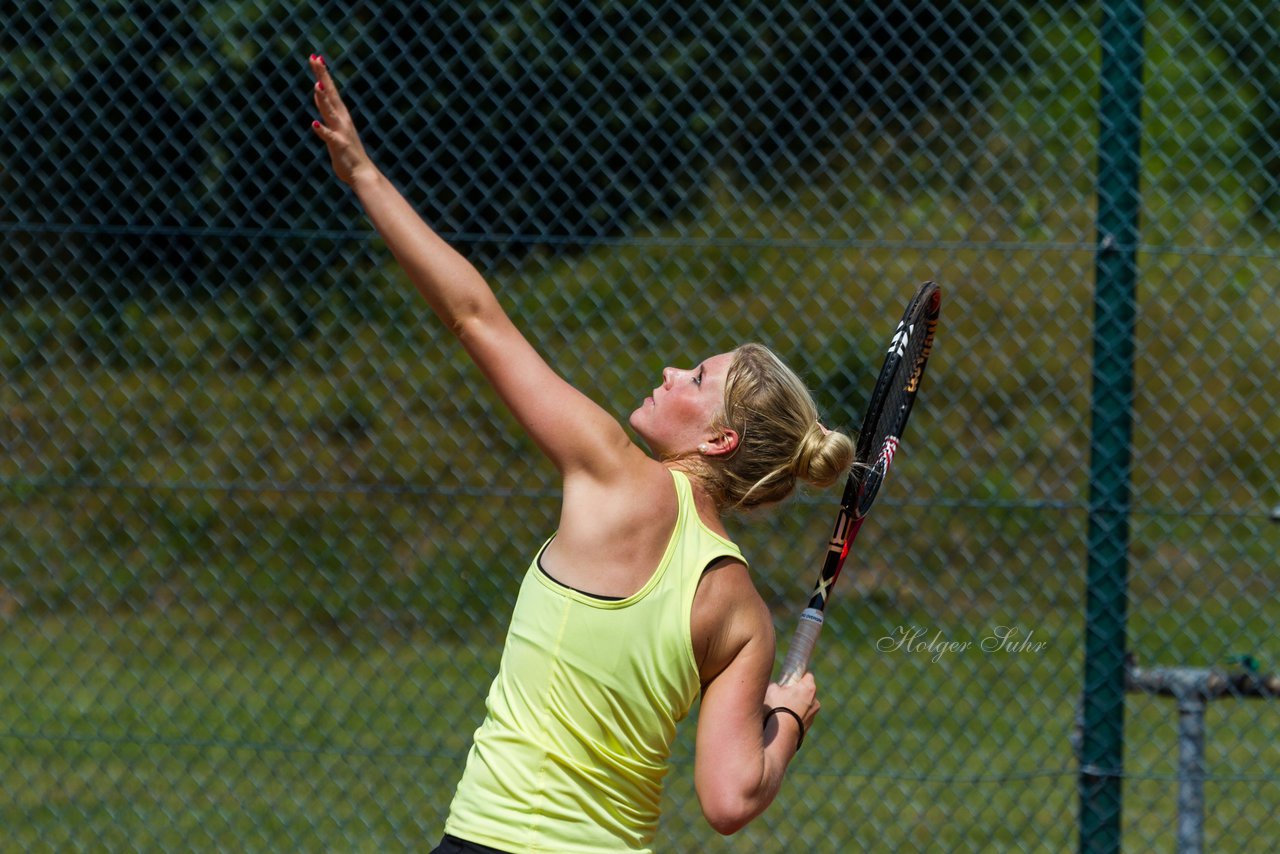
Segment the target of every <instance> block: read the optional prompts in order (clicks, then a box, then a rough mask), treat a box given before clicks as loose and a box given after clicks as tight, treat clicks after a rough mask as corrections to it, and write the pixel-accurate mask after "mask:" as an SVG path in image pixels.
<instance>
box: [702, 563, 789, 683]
mask: <svg viewBox="0 0 1280 854" xmlns="http://www.w3.org/2000/svg"><path fill="white" fill-rule="evenodd" d="M690 628H691V629H692V634H693V649H694V654H695V656H696V657H697V661H698V671H699V676H700V678H701V680H702V684H703V685H704V686H705V685H706V684H707V683H708V682H710V681H711V680H712V679H714V678H715V677H716V676H718V675H719V674H720V673H721V671H723V670H724V669H725V668H726V667H728V666H729V664H730V663H732V662H733V661H734V659H736V658H737V657H738V656H739V655H741V654H742V653H743V652H744V651H745V650H747V649H748V648H750V649H751V650H752V651H753V653H758V654H759V655H760V656H761V657H767V659H768V660H769V662H770V665H771V664H772V661H773V654H774V642H775V639H774V632H773V618H772V616H771V615H770V614H769V606H768V605H766V604H765V601H764V599H763V598H762V597H761V596H760V592H759V591H758V590H757V589H756V586H755V583H754V582H753V581H752V580H751V574H750V572H749V571H748V570H747V567H746V564H744V563H743V562H742V561H740V560H736V559H734V558H723V559H721V560H719V561H717V562H716V563H714V564H712V565H711V566H710V567H708V568H707V570H706V571H705V572H704V573H703V574H702V580H701V581H700V582H699V584H698V592H697V594H696V595H695V596H694V600H693V616H692V620H691V626H690Z"/></svg>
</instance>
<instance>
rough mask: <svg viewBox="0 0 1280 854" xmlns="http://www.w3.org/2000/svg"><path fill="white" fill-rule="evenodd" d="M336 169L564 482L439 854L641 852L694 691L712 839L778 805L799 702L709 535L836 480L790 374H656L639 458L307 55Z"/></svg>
mask: <svg viewBox="0 0 1280 854" xmlns="http://www.w3.org/2000/svg"><path fill="white" fill-rule="evenodd" d="M310 65H311V71H312V72H313V73H314V75H315V78H316V83H315V87H314V95H315V103H316V107H317V108H318V109H319V113H320V120H319V121H316V122H313V124H312V128H313V130H314V132H315V134H316V136H318V137H319V138H320V139H321V140H322V141H323V142H324V143H325V145H326V146H327V148H328V150H329V155H330V157H331V159H332V161H333V168H334V171H335V173H336V174H337V176H338V178H340V179H341V180H342V181H344V182H345V183H347V184H348V185H350V187H351V188H352V189H353V190H354V191H355V194H356V196H357V197H358V198H359V200H360V202H361V204H362V205H363V206H364V210H365V211H366V213H367V214H368V216H369V218H370V219H371V220H372V222H373V224H374V226H375V227H376V228H377V230H378V232H379V233H380V234H381V235H382V237H383V238H384V239H385V240H386V243H387V245H388V246H389V247H390V248H391V251H392V252H393V253H394V255H395V257H396V259H397V260H398V261H399V263H400V264H401V266H402V267H403V268H404V270H405V271H406V273H407V274H408V275H409V277H410V279H411V280H412V281H413V282H414V284H415V286H416V287H417V289H418V290H419V291H420V292H421V293H422V295H423V296H424V297H425V298H426V300H427V302H428V303H429V304H430V306H431V308H432V309H433V310H434V312H435V313H436V314H437V315H438V316H439V317H440V320H441V321H442V322H443V323H444V324H445V325H446V326H447V327H448V328H449V329H450V330H452V332H453V333H454V334H455V335H456V336H457V338H458V340H459V341H460V342H461V344H462V346H463V347H464V348H465V349H466V351H467V353H468V354H469V355H470V356H471V358H472V359H473V360H474V361H475V363H476V365H477V366H478V367H479V368H480V370H481V371H482V372H483V373H484V375H485V377H486V378H487V379H488V381H489V382H490V383H491V384H492V386H493V388H494V390H495V391H496V392H497V394H498V396H499V397H500V398H501V399H502V401H503V402H504V403H505V404H506V405H507V406H508V407H509V408H510V410H511V412H512V413H513V414H514V416H515V417H516V419H517V420H518V421H519V423H520V424H521V425H522V427H523V428H524V429H525V430H526V431H528V433H529V435H530V437H531V438H532V439H533V440H534V442H535V443H536V444H537V445H538V447H539V448H540V449H541V450H542V452H543V453H545V454H546V455H547V457H548V458H550V460H551V462H552V463H554V464H555V466H556V468H557V469H558V470H559V472H560V475H561V477H562V478H563V494H564V497H563V503H562V506H561V511H560V523H559V528H558V529H557V530H556V531H555V533H554V536H552V537H551V538H550V539H549V540H547V542H546V543H545V545H543V547H542V548H541V549H540V550H539V551H538V553H537V554H536V555H535V556H534V557H533V560H532V561H531V564H530V566H529V568H528V571H527V572H526V574H525V576H524V580H523V582H522V584H521V587H520V592H519V596H518V598H517V601H516V605H515V610H514V613H513V614H512V617H511V624H510V627H509V628H508V631H507V639H506V644H505V647H504V649H503V655H502V661H501V664H500V666H499V670H498V674H497V677H496V678H495V679H494V682H493V685H492V687H491V689H490V692H489V697H488V701H487V705H486V708H487V715H486V717H485V719H484V722H483V723H482V724H481V726H480V728H479V729H478V730H477V731H476V733H475V740H474V744H473V746H472V748H471V750H470V753H469V754H468V757H467V764H466V770H465V771H464V772H463V775H462V780H461V782H460V783H459V784H458V789H457V792H456V794H455V796H454V799H453V802H452V805H451V807H450V811H449V817H448V820H447V822H446V824H445V828H444V830H445V837H444V840H443V842H442V843H441V844H440V846H439V847H438V848H437V849H436V851H437V852H476V851H482V852H483V851H501V852H526V851H542V852H557V853H558V854H574V852H599V851H649V850H650V846H651V844H652V842H653V839H654V834H655V832H656V829H657V824H658V813H659V804H660V800H661V794H662V781H663V777H664V776H665V774H666V772H667V765H668V759H669V755H670V747H671V742H672V740H673V738H674V737H675V732H676V724H677V722H678V721H680V720H681V719H682V718H684V717H685V715H686V714H687V713H688V712H689V711H690V709H691V707H692V705H693V702H694V700H695V699H696V698H697V697H698V695H699V694H701V698H702V700H701V703H702V705H701V709H700V712H699V715H698V729H697V743H696V760H695V764H694V784H695V788H696V790H697V794H698V800H699V802H700V803H701V806H702V811H703V813H704V815H705V816H706V818H707V821H708V822H709V823H710V824H711V826H712V827H713V828H715V829H716V830H717V831H719V832H720V833H723V834H731V833H734V832H735V831H737V830H738V829H740V828H742V827H743V826H744V825H746V824H747V823H748V822H749V821H751V820H752V819H753V818H755V817H756V816H758V815H759V814H760V813H761V812H762V811H763V810H764V809H765V807H767V806H768V805H769V803H770V802H771V801H772V800H773V799H774V797H775V796H776V795H777V794H778V789H779V787H780V786H781V784H782V778H783V774H784V772H785V770H786V767H787V764H788V763H789V762H790V761H791V758H792V757H793V756H794V755H795V752H796V751H797V750H798V749H799V747H800V744H801V741H802V740H803V738H804V734H805V731H806V730H807V729H808V728H809V727H810V726H811V725H812V723H813V719H814V715H815V714H816V713H817V711H818V707H819V703H818V701H817V699H816V688H815V685H814V681H813V676H812V675H811V674H806V675H805V677H804V678H803V679H802V680H801V681H799V682H796V683H794V684H790V685H788V686H785V687H784V686H781V685H778V684H771V683H770V681H769V678H770V672H771V671H772V668H773V661H774V653H775V646H774V632H773V624H772V621H771V618H770V614H769V610H768V608H767V607H766V605H765V603H764V601H763V599H761V597H760V595H759V593H757V591H756V589H755V587H754V585H753V584H752V581H751V577H750V575H749V574H748V571H747V564H746V561H745V560H744V559H743V556H742V553H741V552H740V551H739V550H738V547H737V546H735V545H734V544H733V542H732V541H731V540H730V539H729V537H728V534H727V533H726V531H725V528H724V525H723V524H722V522H721V515H722V514H723V513H725V512H727V511H730V510H737V509H746V508H751V507H756V506H759V505H763V504H770V503H775V502H778V501H781V500H782V499H784V498H785V497H786V496H787V495H788V494H789V493H791V492H792V490H793V489H794V487H795V484H796V481H797V479H801V480H805V481H808V482H812V483H814V484H816V485H819V486H826V485H830V484H831V483H834V482H835V481H836V480H837V479H840V478H842V477H843V475H844V474H845V473H846V472H847V470H848V468H849V466H850V464H851V462H852V459H853V444H852V442H851V441H850V440H849V438H848V437H847V436H844V435H843V434H840V433H836V432H831V431H828V430H826V429H825V428H823V427H822V426H821V425H820V424H819V422H818V413H817V410H816V408H815V406H814V403H813V400H812V399H811V397H810V396H809V393H808V392H807V391H806V390H805V388H804V386H803V384H802V383H801V382H800V381H799V379H798V378H797V377H796V375H795V374H794V373H793V372H791V371H790V370H788V369H787V368H786V367H785V366H784V365H783V364H782V363H781V362H779V361H778V359H777V358H776V357H775V356H774V355H773V354H772V353H770V352H769V351H768V350H767V349H765V348H764V347H761V346H759V345H754V344H748V345H744V346H742V347H739V348H737V349H735V350H733V351H731V352H727V353H721V354H719V355H715V356H712V357H710V358H708V359H705V360H703V361H701V362H698V363H697V364H695V365H693V366H692V367H689V368H667V369H665V370H664V371H663V372H662V381H661V382H660V383H659V384H658V386H657V387H656V388H655V389H653V393H652V395H651V396H648V397H645V398H644V401H643V403H641V404H640V405H639V406H638V407H637V408H636V410H635V411H634V412H632V413H631V416H630V419H629V421H630V425H631V427H632V428H633V430H634V431H635V434H636V435H637V436H639V437H640V439H641V440H642V441H643V443H644V445H645V446H647V448H648V452H646V451H645V450H643V449H642V448H641V447H640V446H639V445H637V444H636V443H635V442H633V441H632V440H631V439H630V438H629V436H628V434H627V432H626V431H625V430H624V428H623V427H622V425H621V424H619V423H618V422H617V421H616V420H615V419H614V418H613V417H611V416H610V415H609V414H608V413H606V412H605V411H604V410H603V409H602V408H601V407H599V406H598V405H596V404H595V403H593V402H592V401H591V400H589V399H588V398H587V397H586V396H585V395H584V394H582V393H581V392H579V391H578V390H577V389H575V388H573V387H572V386H570V385H569V384H568V383H567V382H565V381H564V380H563V379H562V378H561V377H560V376H558V375H557V374H556V373H555V371H553V370H552V369H551V368H550V367H549V366H548V365H547V363H546V362H545V361H544V360H543V358H542V357H541V356H540V355H539V354H538V353H537V352H536V351H535V350H534V348H533V347H532V346H531V345H530V343H529V341H528V340H526V339H525V337H524V336H523V335H522V334H521V333H520V331H519V330H518V329H517V328H516V327H515V325H514V324H513V323H512V321H511V319H510V318H509V317H508V316H507V315H506V313H505V312H504V311H503V309H502V308H501V306H500V305H499V303H498V300H497V299H496V298H495V296H494V294H493V292H492V291H491V290H490V288H489V286H488V285H487V284H486V283H485V280H484V279H483V278H482V277H481V275H480V274H479V273H478V272H477V271H476V269H475V268H474V267H473V266H472V265H471V264H470V263H468V262H467V261H466V260H465V259H464V258H463V257H462V256H461V255H459V254H458V253H457V252H456V251H454V250H453V249H452V248H451V247H450V246H449V245H448V244H447V243H446V242H445V241H444V240H443V239H441V238H440V237H439V236H438V235H437V234H436V233H435V232H434V231H432V230H431V229H430V228H429V227H428V226H427V225H426V224H425V223H424V222H423V220H422V219H421V218H420V217H419V216H418V215H417V214H416V213H415V212H414V210H413V209H412V208H411V207H410V206H409V204H408V203H407V202H406V201H405V199H404V198H403V197H402V196H401V194H400V193H399V192H398V191H397V190H396V189H395V187H393V186H392V184H391V183H390V182H389V181H388V180H387V179H386V178H385V177H384V176H383V175H382V173H381V172H380V171H379V170H378V169H377V168H376V167H375V166H374V164H373V163H372V162H371V161H370V159H369V157H368V156H367V155H366V153H365V149H364V147H363V146H362V144H361V142H360V138H359V136H358V134H357V132H356V129H355V126H354V124H353V122H352V119H351V115H350V113H349V112H348V110H347V108H346V107H345V106H344V105H343V102H342V100H341V98H340V97H339V95H338V91H337V88H336V87H335V86H334V82H333V78H332V77H331V76H330V74H329V72H328V70H327V69H326V67H325V64H324V60H323V59H321V58H319V57H314V56H313V57H312V58H311V63H310Z"/></svg>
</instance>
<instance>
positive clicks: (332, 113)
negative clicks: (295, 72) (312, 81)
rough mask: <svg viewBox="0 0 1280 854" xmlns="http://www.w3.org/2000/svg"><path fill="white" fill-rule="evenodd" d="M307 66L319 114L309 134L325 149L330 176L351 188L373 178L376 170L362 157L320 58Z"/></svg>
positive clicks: (352, 126) (348, 115)
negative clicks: (330, 161) (363, 178)
mask: <svg viewBox="0 0 1280 854" xmlns="http://www.w3.org/2000/svg"><path fill="white" fill-rule="evenodd" d="M310 64H311V73H312V74H314V75H315V78H316V85H315V88H314V92H313V94H314V96H315V102H316V109H317V110H319V111H320V120H319V121H314V122H312V123H311V130H312V131H313V132H314V133H315V135H316V136H318V137H320V139H321V140H322V141H323V142H324V144H325V146H326V147H327V148H328V149H329V158H330V160H332V161H333V171H334V174H336V175H337V176H338V178H339V179H340V180H342V181H343V182H344V183H347V184H351V185H352V186H354V185H355V183H356V181H357V180H359V179H360V178H361V176H363V175H376V174H377V171H378V170H377V167H375V166H374V165H373V161H371V160H370V159H369V155H368V154H366V153H365V150H364V146H363V145H362V144H361V142H360V135H359V134H358V133H356V126H355V123H354V122H353V121H352V120H351V113H350V112H348V111H347V106H346V104H344V103H342V98H341V97H339V96H338V87H337V86H335V85H334V82H333V77H332V76H330V74H329V69H328V67H327V66H325V63H324V58H323V57H320V56H316V55H312V57H311V60H310Z"/></svg>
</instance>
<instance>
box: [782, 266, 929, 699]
mask: <svg viewBox="0 0 1280 854" xmlns="http://www.w3.org/2000/svg"><path fill="white" fill-rule="evenodd" d="M941 307H942V291H941V290H940V289H939V288H938V286H937V285H936V284H934V283H933V282H925V283H924V284H923V285H921V286H920V288H919V290H917V291H916V294H915V296H914V297H912V298H911V302H910V303H909V304H908V305H907V310H906V312H905V313H904V314H903V315H902V321H901V322H900V323H899V324H898V328H897V329H895V330H894V333H893V338H892V340H891V341H890V342H889V350H888V352H887V353H886V354H885V357H884V365H883V366H882V367H881V368H880V377H879V379H877V380H876V385H875V388H874V389H873V390H872V392H871V402H870V404H868V405H867V413H866V415H864V416H863V417H862V429H861V430H860V431H859V432H858V441H857V445H856V447H855V452H854V464H853V471H851V472H850V473H849V480H848V481H847V482H846V483H845V487H844V496H843V497H842V498H841V499H840V512H839V513H838V514H837V515H836V524H835V528H834V529H833V530H832V532H831V540H830V542H829V543H828V544H827V552H826V556H825V557H824V558H823V561H822V572H821V573H819V575H818V583H817V584H816V585H815V586H814V588H813V595H812V596H811V597H810V598H809V604H808V606H807V607H806V608H805V609H804V611H802V612H801V613H800V622H799V625H797V626H796V633H795V636H794V637H793V638H792V639H791V647H790V648H789V649H788V650H787V657H786V659H785V660H784V661H783V663H782V675H781V677H779V679H778V681H779V682H780V683H781V684H783V685H786V684H789V683H791V682H795V681H796V680H798V679H799V678H800V677H801V676H803V675H804V673H805V671H806V670H808V669H809V657H810V656H811V655H813V647H814V645H815V644H816V643H817V642H818V634H819V633H820V632H821V631H822V623H823V620H824V619H825V616H826V610H827V601H828V600H829V599H830V597H831V589H832V587H834V586H835V583H836V579H837V578H839V577H840V570H841V569H842V568H843V567H844V560H845V558H846V557H848V556H849V546H851V545H852V544H853V540H854V538H855V537H857V536H858V530H859V529H860V528H861V527H862V522H863V520H865V519H866V517H867V511H869V510H870V509H871V504H872V502H874V501H875V500H876V495H877V494H878V493H879V492H880V485H881V484H882V483H884V479H885V476H886V475H887V474H888V473H889V466H890V465H892V464H893V456H894V454H895V453H896V452H897V450H898V443H899V442H900V441H901V440H902V431H903V430H904V429H905V428H906V426H907V417H908V416H910V415H911V406H912V404H914V403H915V402H916V395H917V394H918V393H919V391H920V380H921V379H922V378H923V376H924V368H925V364H926V363H927V362H928V361H929V353H930V351H931V350H932V349H933V333H934V330H936V329H937V327H938V312H939V310H940V309H941ZM873 455H874V456H873Z"/></svg>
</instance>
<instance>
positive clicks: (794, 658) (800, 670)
mask: <svg viewBox="0 0 1280 854" xmlns="http://www.w3.org/2000/svg"><path fill="white" fill-rule="evenodd" d="M822 620H823V613H822V611H821V610H819V609H817V608H805V609H804V610H803V611H801V612H800V622H799V624H798V625H796V633H795V634H794V635H792V637H791V646H790V647H788V649H787V657H786V659H785V660H784V661H783V662H782V675H781V676H779V677H778V684H779V685H790V684H791V683H792V682H798V681H799V680H800V677H801V676H803V675H804V674H805V672H806V671H808V669H809V657H810V656H812V655H813V648H814V646H816V645H817V643H818V634H819V633H820V632H821V631H822Z"/></svg>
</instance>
